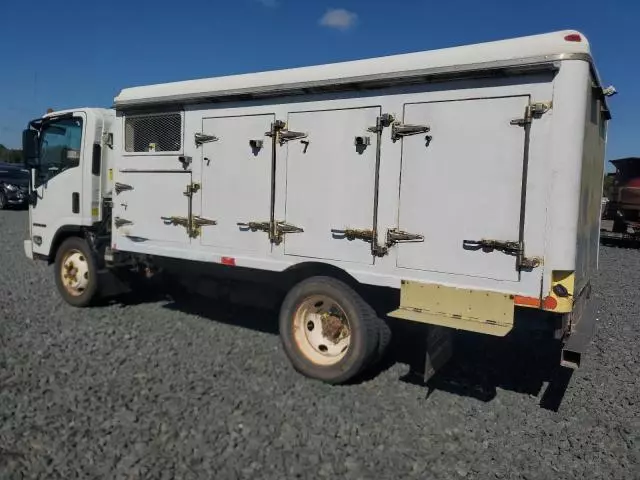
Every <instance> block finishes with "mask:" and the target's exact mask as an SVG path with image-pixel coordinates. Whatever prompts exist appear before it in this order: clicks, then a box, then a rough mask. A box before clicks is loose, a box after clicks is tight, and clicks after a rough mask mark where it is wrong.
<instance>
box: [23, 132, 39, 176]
mask: <svg viewBox="0 0 640 480" xmlns="http://www.w3.org/2000/svg"><path fill="white" fill-rule="evenodd" d="M38 147H39V144H38V132H36V131H35V130H31V129H27V130H24V131H23V132H22V154H23V155H24V164H25V167H27V168H34V167H36V166H37V165H38V157H39V156H40V152H39V148H38Z"/></svg>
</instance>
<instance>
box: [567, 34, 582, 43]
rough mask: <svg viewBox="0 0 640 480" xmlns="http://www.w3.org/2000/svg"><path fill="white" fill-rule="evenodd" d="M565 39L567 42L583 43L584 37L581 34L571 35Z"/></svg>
mask: <svg viewBox="0 0 640 480" xmlns="http://www.w3.org/2000/svg"><path fill="white" fill-rule="evenodd" d="M564 39H565V40H566V41H567V42H581V41H582V36H581V35H580V34H579V33H570V34H569V35H567V36H565V37H564Z"/></svg>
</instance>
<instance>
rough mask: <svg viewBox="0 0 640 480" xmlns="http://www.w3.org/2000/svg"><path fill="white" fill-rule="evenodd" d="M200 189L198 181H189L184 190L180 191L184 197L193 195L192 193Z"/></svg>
mask: <svg viewBox="0 0 640 480" xmlns="http://www.w3.org/2000/svg"><path fill="white" fill-rule="evenodd" d="M198 190H200V184H199V183H189V184H188V185H187V187H186V188H185V191H184V192H183V193H182V194H183V195H184V196H185V197H193V194H194V193H197V192H198Z"/></svg>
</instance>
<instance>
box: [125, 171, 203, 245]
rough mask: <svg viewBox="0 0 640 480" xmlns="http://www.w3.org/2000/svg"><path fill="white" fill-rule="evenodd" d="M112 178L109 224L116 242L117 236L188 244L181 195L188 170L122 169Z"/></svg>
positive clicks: (188, 179) (185, 209)
mask: <svg viewBox="0 0 640 480" xmlns="http://www.w3.org/2000/svg"><path fill="white" fill-rule="evenodd" d="M176 163H177V159H176ZM116 178H117V182H116V183H115V187H114V194H113V226H114V231H115V237H116V240H117V241H116V243H117V244H118V245H121V242H120V240H121V239H123V240H128V241H131V242H134V243H140V244H146V243H149V242H153V243H161V244H170V245H171V246H176V245H185V246H186V245H189V244H190V243H191V239H190V236H189V234H188V232H187V218H188V213H189V201H190V199H189V198H188V197H187V196H186V195H185V192H186V189H187V187H188V186H189V185H190V184H191V172H190V171H178V170H175V171H171V170H166V171H158V170H154V169H148V170H147V169H143V168H135V167H134V168H123V169H122V170H121V171H120V172H118V175H117V177H116Z"/></svg>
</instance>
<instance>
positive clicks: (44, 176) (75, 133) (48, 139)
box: [38, 118, 82, 183]
mask: <svg viewBox="0 0 640 480" xmlns="http://www.w3.org/2000/svg"><path fill="white" fill-rule="evenodd" d="M81 146H82V119H80V118H65V119H60V120H54V121H52V122H51V123H49V124H47V125H46V126H45V127H44V128H43V130H42V133H41V135H40V165H39V169H38V173H39V175H38V176H39V180H40V182H39V183H44V182H46V181H48V180H51V179H52V178H53V177H55V176H57V175H59V174H61V173H62V172H64V171H65V170H69V169H70V168H76V167H78V166H79V165H80V150H81Z"/></svg>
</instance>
